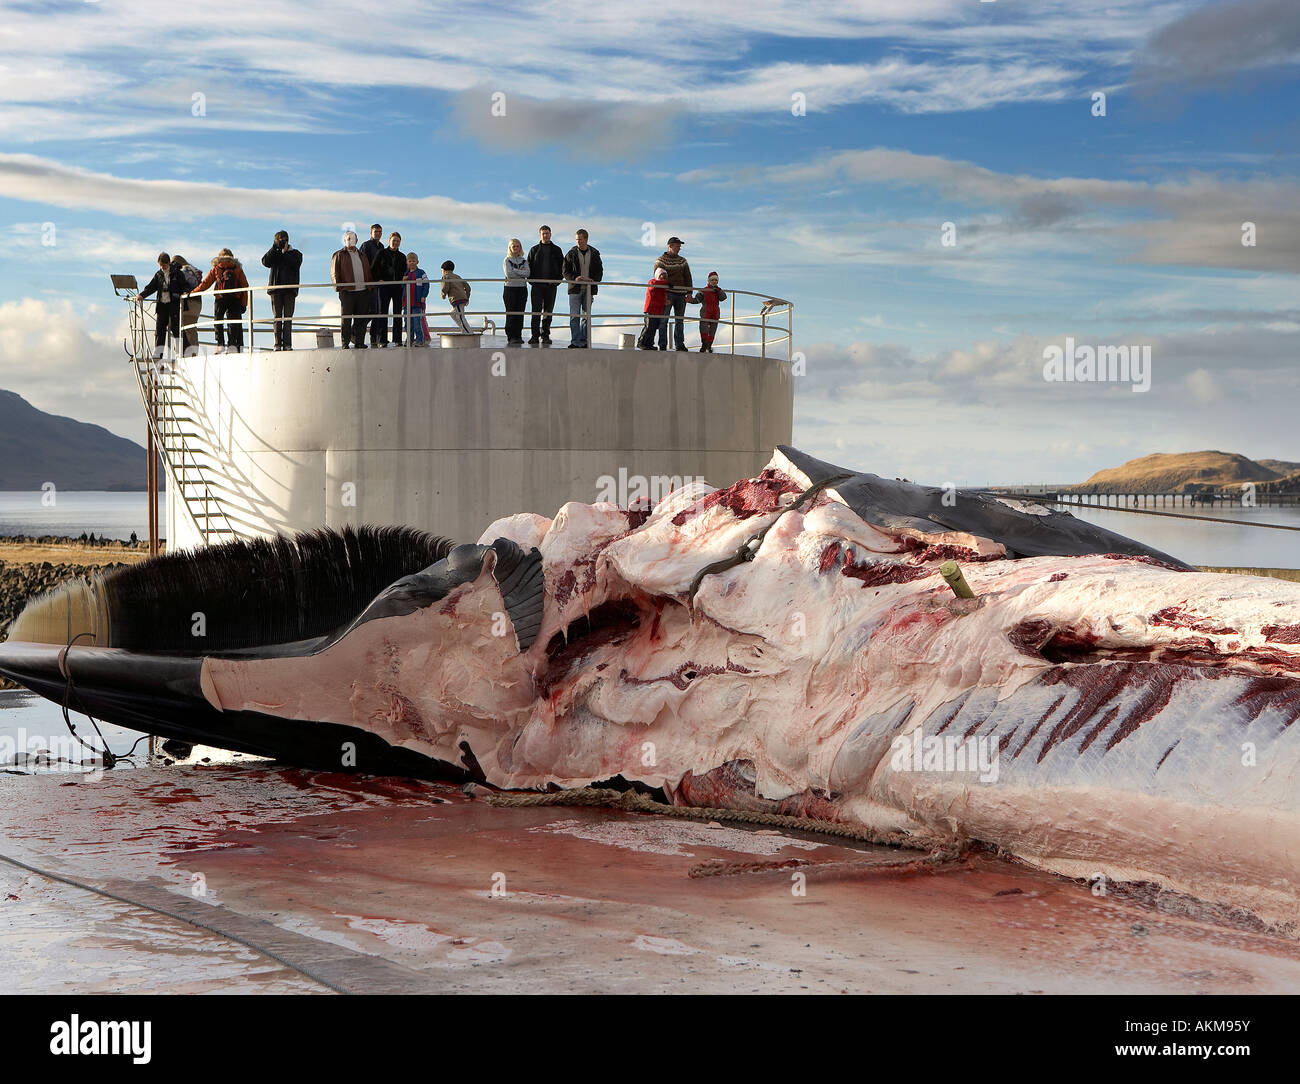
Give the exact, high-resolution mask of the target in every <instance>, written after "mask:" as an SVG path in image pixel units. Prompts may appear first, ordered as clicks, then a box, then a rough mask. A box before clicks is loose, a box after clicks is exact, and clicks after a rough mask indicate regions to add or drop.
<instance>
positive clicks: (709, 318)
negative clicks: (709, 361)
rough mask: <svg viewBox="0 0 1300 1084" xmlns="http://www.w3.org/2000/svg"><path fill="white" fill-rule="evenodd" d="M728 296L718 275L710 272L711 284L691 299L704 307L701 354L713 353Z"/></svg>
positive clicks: (701, 325) (701, 319)
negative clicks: (723, 307)
mask: <svg viewBox="0 0 1300 1084" xmlns="http://www.w3.org/2000/svg"><path fill="white" fill-rule="evenodd" d="M726 300H727V295H726V294H725V293H724V292H723V291H722V289H721V288H720V287H719V286H718V273H717V272H716V271H710V272H709V284H708V285H707V286H705V287H704V288H703V289H702V290H700V292H699V293H697V294H696V295H695V296H694V297H693V298H691V303H692V304H694V305H703V306H704V307H703V308H702V309H701V310H700V353H701V354H712V353H713V336H714V334H715V333H716V332H717V330H718V317H719V315H720V314H721V312H722V303H723V302H724V301H726Z"/></svg>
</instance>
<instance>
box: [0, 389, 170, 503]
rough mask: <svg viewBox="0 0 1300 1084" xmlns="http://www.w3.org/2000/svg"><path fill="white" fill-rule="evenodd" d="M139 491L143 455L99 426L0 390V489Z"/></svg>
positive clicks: (141, 480) (142, 484)
mask: <svg viewBox="0 0 1300 1084" xmlns="http://www.w3.org/2000/svg"><path fill="white" fill-rule="evenodd" d="M46 482H53V483H54V485H55V486H56V487H58V488H59V489H65V490H74V489H117V490H137V489H139V490H142V489H144V485H145V450H144V448H142V447H141V446H140V445H139V444H136V443H135V441H133V440H126V439H125V438H124V437H119V436H115V435H114V434H112V433H110V432H109V431H108V430H107V429H105V428H104V427H103V426H99V425H91V424H89V423H87V422H79V421H77V420H76V419H74V418H64V417H60V416H59V415H57V414H46V413H45V412H44V411H43V410H37V409H36V408H35V407H34V406H32V405H31V403H29V402H27V400H26V399H24V398H23V397H22V396H21V395H18V394H16V393H14V392H12V391H4V390H3V389H0V489H37V490H39V489H40V488H41V487H42V485H44V484H45V483H46Z"/></svg>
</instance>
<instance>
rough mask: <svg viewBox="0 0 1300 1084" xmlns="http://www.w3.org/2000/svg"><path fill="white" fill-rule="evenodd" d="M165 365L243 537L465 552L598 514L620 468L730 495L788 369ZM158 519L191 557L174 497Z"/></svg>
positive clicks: (645, 354) (696, 361) (623, 362)
mask: <svg viewBox="0 0 1300 1084" xmlns="http://www.w3.org/2000/svg"><path fill="white" fill-rule="evenodd" d="M494 368H495V370H496V372H495V373H494ZM178 370H179V371H178V376H179V377H180V382H181V383H182V384H184V385H185V386H186V387H187V388H188V389H189V392H188V397H189V398H190V400H191V403H190V406H191V408H192V409H193V411H194V414H195V417H196V419H197V422H198V431H201V432H202V433H203V434H204V438H203V440H202V441H201V443H202V444H203V445H204V447H205V449H206V450H207V451H208V452H209V453H210V454H211V456H212V459H213V462H214V463H215V464H216V465H217V469H218V471H219V473H220V475H221V476H222V477H224V478H225V479H227V480H228V482H229V484H230V486H231V489H232V491H233V492H232V493H231V495H230V496H229V498H228V503H227V507H228V508H229V509H230V512H231V514H232V515H237V516H238V517H239V519H240V521H241V525H242V527H243V529H244V530H246V531H248V532H250V533H252V532H256V533H264V534H273V533H275V532H276V531H296V530H305V529H308V528H312V527H319V526H322V525H329V526H341V525H343V524H345V523H354V524H360V523H405V524H411V525H415V526H419V527H423V528H426V529H428V530H432V531H435V532H437V533H439V534H445V535H448V536H451V537H453V538H456V539H458V540H460V541H474V540H475V539H476V538H477V537H478V536H479V534H480V532H481V531H482V530H483V528H485V527H486V526H487V524H488V523H490V522H491V521H492V520H493V519H495V518H497V517H498V516H503V515H508V514H510V513H513V512H521V511H531V512H540V513H542V514H544V515H547V516H550V515H554V514H555V511H556V510H557V509H558V508H559V507H560V505H562V504H564V503H565V502H566V501H569V500H580V501H593V500H595V499H597V492H598V489H597V481H598V479H599V478H600V477H601V476H602V475H614V476H617V474H618V472H619V469H620V468H624V469H626V471H627V472H628V473H629V474H630V475H643V476H646V477H650V476H652V475H669V476H671V475H677V476H688V475H689V476H696V475H702V476H704V477H705V478H706V479H708V481H709V482H711V483H712V484H714V485H726V484H728V483H730V482H733V481H735V480H736V479H737V478H743V477H747V476H749V475H751V474H753V473H756V472H757V471H758V470H759V469H760V468H761V467H762V466H763V464H764V463H765V462H766V461H767V459H768V458H769V457H770V455H771V452H772V448H773V447H774V446H775V445H777V444H780V443H787V442H789V440H790V437H791V426H792V422H793V387H792V380H791V377H790V372H789V365H788V363H786V362H785V361H784V360H777V359H772V358H767V359H764V358H758V357H750V356H739V355H731V354H699V353H676V352H650V351H622V350H614V349H601V348H592V349H590V350H581V351H579V350H565V349H562V348H560V349H556V348H552V349H549V350H532V349H512V350H506V349H491V348H484V349H479V350H473V349H470V350H438V349H428V348H422V349H421V348H416V349H411V348H407V349H389V350H374V349H370V350H360V351H352V350H297V351H290V352H281V353H274V352H268V353H254V354H224V355H215V356H210V357H195V358H186V359H184V360H183V361H181V362H180V363H179V364H178ZM502 370H504V371H502ZM169 484H171V480H170V479H169ZM349 486H350V487H351V488H350V489H349V488H348V487H349ZM349 494H350V495H351V496H352V497H353V498H354V499H355V504H349V503H348V496H349ZM167 518H168V524H167V527H168V532H167V537H168V541H169V545H170V546H171V547H173V548H177V547H183V546H191V545H197V544H199V542H200V536H199V534H198V532H197V530H196V528H195V526H194V524H193V522H192V521H191V520H190V519H189V516H188V514H187V513H186V511H185V509H184V508H183V507H182V505H181V502H180V501H179V500H177V501H171V500H169V501H168V515H167Z"/></svg>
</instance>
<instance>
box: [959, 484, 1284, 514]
mask: <svg viewBox="0 0 1300 1084" xmlns="http://www.w3.org/2000/svg"><path fill="white" fill-rule="evenodd" d="M963 488H967V489H980V490H984V491H987V492H990V493H997V494H999V495H1002V496H1006V497H1023V498H1026V499H1032V498H1034V497H1038V498H1040V499H1042V500H1050V501H1055V502H1059V503H1063V504H1075V505H1078V506H1079V507H1081V508H1190V507H1197V508H1202V509H1203V508H1206V507H1211V508H1226V509H1240V508H1243V507H1246V508H1253V507H1260V506H1265V507H1273V506H1279V507H1281V506H1287V505H1290V506H1294V505H1296V504H1300V493H1274V492H1269V491H1268V490H1266V489H1264V488H1263V486H1262V485H1261V486H1251V487H1250V488H1248V489H1244V488H1242V487H1241V486H1225V487H1217V486H1207V487H1206V488H1205V489H1204V490H1197V491H1192V492H1183V493H1147V492H1131V493H1108V492H1102V491H1100V490H1097V491H1091V492H1090V491H1087V490H1080V489H1078V488H1076V487H1075V486H1074V485H1073V484H1071V483H1062V484H1057V485H1051V484H1046V483H1039V484H1033V485H989V486H967V487H963Z"/></svg>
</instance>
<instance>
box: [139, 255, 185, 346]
mask: <svg viewBox="0 0 1300 1084" xmlns="http://www.w3.org/2000/svg"><path fill="white" fill-rule="evenodd" d="M187 289H188V287H187V285H186V282H185V277H184V276H183V275H182V274H181V271H180V268H178V267H173V266H172V258H171V257H170V256H169V255H167V253H165V252H160V253H158V270H157V271H156V272H154V276H153V278H151V279H150V280H149V285H148V286H146V287H145V288H144V289H143V290H141V291H140V294H139V296H140V298H141V299H142V300H143V299H144V298H146V297H148V296H149V295H150V294H156V295H157V300H156V301H155V302H154V305H155V312H156V318H155V321H154V352H153V356H154V357H156V358H160V357H162V356H163V351H164V350H165V349H166V346H167V332H168V331H170V332H171V335H172V338H173V339H179V338H180V334H181V333H180V314H181V296H182V295H183V294H184V293H185V291H186V290H187Z"/></svg>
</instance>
